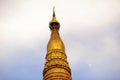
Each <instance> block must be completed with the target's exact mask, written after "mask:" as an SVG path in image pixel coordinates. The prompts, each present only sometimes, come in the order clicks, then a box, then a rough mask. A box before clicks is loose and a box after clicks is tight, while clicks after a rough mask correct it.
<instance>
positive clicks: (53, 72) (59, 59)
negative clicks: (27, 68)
mask: <svg viewBox="0 0 120 80" xmlns="http://www.w3.org/2000/svg"><path fill="white" fill-rule="evenodd" d="M49 28H50V29H51V37H50V40H49V42H48V45H47V54H46V62H45V66H44V70H43V80H72V78H71V69H70V67H69V63H68V62H67V56H66V53H65V47H64V43H63V41H62V40H61V38H60V35H59V32H58V30H59V28H60V23H59V22H58V21H57V19H56V16H55V10H54V8H53V18H52V20H51V21H50V23H49Z"/></svg>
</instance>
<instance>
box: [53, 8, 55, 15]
mask: <svg viewBox="0 0 120 80" xmlns="http://www.w3.org/2000/svg"><path fill="white" fill-rule="evenodd" d="M53 17H55V6H53Z"/></svg>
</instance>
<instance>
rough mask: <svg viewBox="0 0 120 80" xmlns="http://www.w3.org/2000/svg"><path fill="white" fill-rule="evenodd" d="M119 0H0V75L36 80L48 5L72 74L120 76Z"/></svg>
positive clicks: (76, 77) (82, 78)
mask: <svg viewBox="0 0 120 80" xmlns="http://www.w3.org/2000/svg"><path fill="white" fill-rule="evenodd" d="M119 4H120V0H0V80H42V78H43V76H42V71H43V68H44V63H45V55H46V52H47V51H46V50H47V43H48V41H49V39H50V33H51V32H50V29H49V21H50V20H51V19H52V11H53V6H55V12H56V17H57V20H58V21H59V22H60V24H61V27H60V31H59V33H60V35H61V38H62V40H63V42H64V44H65V49H66V54H67V60H68V62H69V65H70V68H71V71H72V79H73V80H120V5H119Z"/></svg>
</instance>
